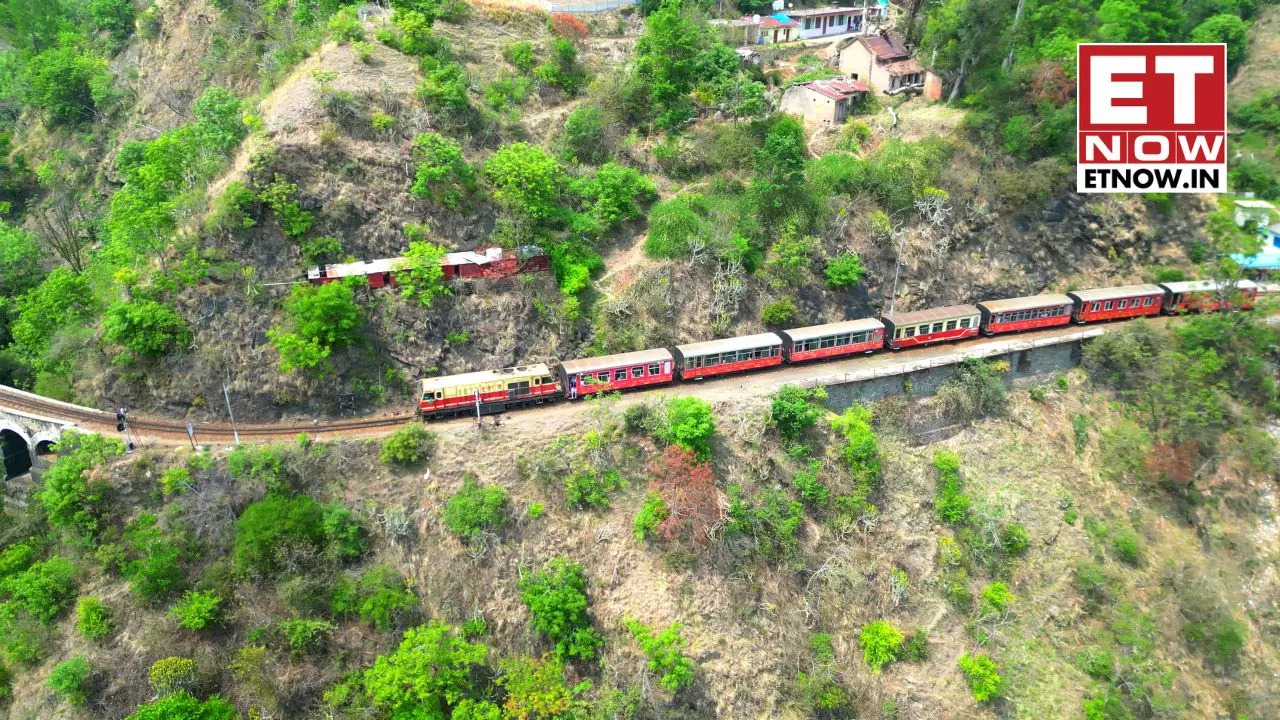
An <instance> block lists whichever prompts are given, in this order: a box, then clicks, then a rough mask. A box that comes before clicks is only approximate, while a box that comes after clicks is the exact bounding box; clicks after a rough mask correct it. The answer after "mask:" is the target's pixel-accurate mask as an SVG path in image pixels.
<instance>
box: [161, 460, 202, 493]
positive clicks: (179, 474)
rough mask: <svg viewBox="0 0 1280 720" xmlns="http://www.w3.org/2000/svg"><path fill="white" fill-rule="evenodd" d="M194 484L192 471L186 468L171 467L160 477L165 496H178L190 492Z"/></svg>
mask: <svg viewBox="0 0 1280 720" xmlns="http://www.w3.org/2000/svg"><path fill="white" fill-rule="evenodd" d="M193 484H194V481H193V480H192V479H191V471H190V470H188V469H186V468H184V467H181V466H179V467H171V468H169V469H168V470H165V471H164V474H163V475H161V476H160V489H161V490H163V491H164V494H165V495H176V494H178V493H184V492H186V491H187V490H189V489H190V488H191V487H192V486H193Z"/></svg>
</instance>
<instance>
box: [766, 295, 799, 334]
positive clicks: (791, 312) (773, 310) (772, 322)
mask: <svg viewBox="0 0 1280 720" xmlns="http://www.w3.org/2000/svg"><path fill="white" fill-rule="evenodd" d="M795 317H796V304H795V302H793V301H792V300H791V298H782V299H781V300H775V301H774V302H771V303H765V305H764V307H762V308H760V320H761V321H762V322H764V324H765V325H769V326H772V327H781V326H783V325H788V324H790V323H791V321H792V320H794V319H795Z"/></svg>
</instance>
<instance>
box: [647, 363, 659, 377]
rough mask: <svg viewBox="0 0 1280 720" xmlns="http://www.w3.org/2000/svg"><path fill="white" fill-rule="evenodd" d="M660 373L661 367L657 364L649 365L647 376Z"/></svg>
mask: <svg viewBox="0 0 1280 720" xmlns="http://www.w3.org/2000/svg"><path fill="white" fill-rule="evenodd" d="M661 373H662V366H661V365H659V364H658V363H650V364H649V375H659V374H661Z"/></svg>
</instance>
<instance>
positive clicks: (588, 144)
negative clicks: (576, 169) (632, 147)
mask: <svg viewBox="0 0 1280 720" xmlns="http://www.w3.org/2000/svg"><path fill="white" fill-rule="evenodd" d="M604 129H605V120H604V113H602V112H601V111H600V108H598V107H596V106H594V105H584V106H582V107H578V108H574V110H573V112H571V113H569V115H568V117H566V118H565V120H564V134H563V135H561V136H560V145H561V147H562V148H563V150H562V155H563V157H565V159H567V160H570V161H572V162H580V163H589V164H595V163H597V162H599V161H600V160H602V159H604V158H605V157H606V153H607V152H608V147H606V146H605V145H604Z"/></svg>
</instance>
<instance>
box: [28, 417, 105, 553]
mask: <svg viewBox="0 0 1280 720" xmlns="http://www.w3.org/2000/svg"><path fill="white" fill-rule="evenodd" d="M122 454H124V443H122V442H120V441H119V440H116V439H113V438H104V437H102V436H101V435H82V434H80V433H77V432H74V431H65V432H63V434H62V435H61V437H60V438H59V440H58V459H57V460H56V461H54V463H53V465H51V466H50V467H49V469H48V470H47V471H45V474H44V487H43V488H42V489H41V490H40V491H39V492H38V493H37V494H36V497H37V498H38V499H39V500H40V504H41V505H43V506H44V509H45V512H46V513H48V516H49V524H51V525H53V526H54V527H57V528H60V529H64V530H70V531H72V532H76V533H81V534H93V533H96V532H97V531H98V529H99V528H100V527H101V524H102V519H103V515H104V514H105V512H106V495H107V486H106V484H105V483H103V482H101V481H96V480H91V479H90V478H89V474H90V471H91V470H92V469H93V468H95V467H97V466H98V465H101V464H102V463H103V462H105V461H106V460H107V459H108V458H111V457H114V456H116V455H122Z"/></svg>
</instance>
